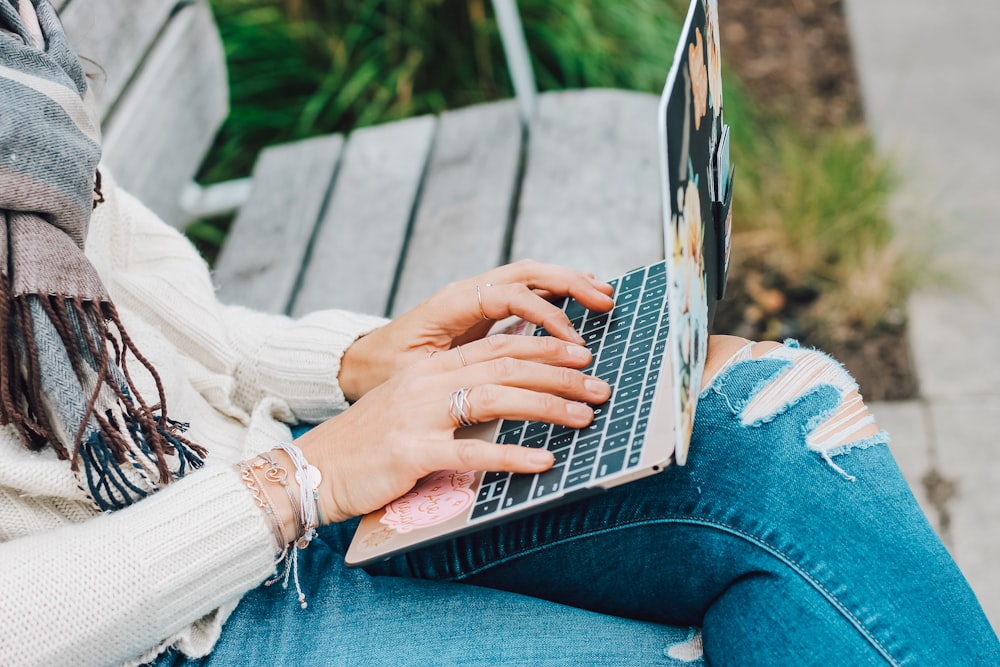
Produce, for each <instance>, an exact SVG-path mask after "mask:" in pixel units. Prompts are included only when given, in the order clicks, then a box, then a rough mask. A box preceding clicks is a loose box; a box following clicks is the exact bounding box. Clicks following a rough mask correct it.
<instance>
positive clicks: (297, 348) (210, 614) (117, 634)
mask: <svg viewBox="0 0 1000 667" xmlns="http://www.w3.org/2000/svg"><path fill="white" fill-rule="evenodd" d="M105 195H106V197H107V202H106V203H104V204H102V205H101V206H99V207H98V208H97V210H96V211H95V214H94V218H93V221H92V223H91V228H90V235H89V238H88V244H87V256H88V257H90V259H91V261H92V262H93V263H94V265H95V267H96V268H97V270H98V272H99V273H100V275H101V277H102V279H103V280H104V284H105V285H106V286H107V287H108V289H109V291H110V292H111V296H112V299H113V300H114V302H115V304H116V305H117V307H118V310H119V312H120V313H121V316H122V319H123V321H124V324H125V327H126V328H127V330H128V331H129V333H130V334H131V336H132V337H133V338H134V339H135V341H136V343H137V345H138V347H139V349H140V350H141V351H142V352H143V353H144V354H145V355H146V356H147V357H148V358H149V359H150V361H151V362H152V363H153V364H154V366H155V368H156V369H157V370H158V372H159V374H160V376H161V378H162V381H163V384H164V388H165V391H166V396H167V402H168V406H169V411H170V415H171V417H173V418H175V419H178V420H180V421H185V422H190V423H191V429H190V431H189V432H188V433H187V435H188V437H190V439H192V440H193V441H195V442H198V443H200V444H202V445H204V446H205V447H206V448H207V449H208V450H209V457H208V463H207V465H206V467H205V468H204V469H202V470H199V471H197V472H194V473H192V474H190V475H189V476H188V477H186V478H184V479H182V480H180V481H178V482H176V483H174V484H171V485H169V486H167V487H166V488H164V490H162V491H161V492H159V493H157V494H155V495H153V496H151V497H149V498H147V499H145V500H143V501H141V502H139V503H137V504H136V505H134V506H133V507H131V508H129V509H126V510H123V511H120V512H117V513H113V514H103V515H101V514H99V513H97V512H95V511H94V510H92V509H91V507H90V505H89V503H88V502H87V500H86V498H85V497H84V496H83V493H82V492H81V491H80V490H79V488H78V485H77V481H76V479H75V478H74V476H73V474H72V472H71V471H70V466H69V463H68V462H66V461H59V460H58V459H56V457H55V456H54V455H53V454H52V452H51V451H49V450H46V451H42V452H39V453H34V452H29V451H28V450H27V449H25V448H24V446H23V445H22V444H21V443H20V441H19V440H18V437H17V435H16V434H15V432H14V430H13V428H11V427H0V600H2V602H0V628H2V630H0V665H47V666H51V665H109V664H121V663H123V662H128V661H132V660H135V659H137V658H139V657H142V656H144V657H145V659H149V658H151V657H152V656H153V655H155V653H156V650H157V649H158V648H161V647H165V646H168V645H170V644H174V645H176V646H177V647H179V648H180V649H181V650H183V651H184V652H185V653H187V654H189V655H192V656H199V655H204V654H207V653H208V652H209V651H210V650H211V648H212V646H213V644H214V642H215V640H216V639H217V638H218V635H219V632H220V628H221V626H222V623H223V621H224V620H225V618H226V616H227V615H228V613H229V612H231V611H232V609H233V608H234V607H235V605H236V603H237V602H238V600H239V599H240V597H241V595H242V594H243V593H244V592H246V591H247V590H249V589H251V588H253V587H254V586H256V585H258V584H259V583H260V582H261V581H263V580H264V579H266V578H267V577H268V576H269V575H270V574H271V573H272V572H273V571H274V563H273V558H274V541H273V537H272V534H271V531H270V528H269V525H268V524H267V522H266V520H265V517H264V515H263V514H262V513H261V512H260V510H259V509H258V508H257V506H256V505H255V504H254V502H253V500H252V498H251V496H250V494H249V493H248V492H247V490H246V488H245V487H244V486H243V483H242V482H241V480H240V478H239V475H238V474H237V473H236V472H235V471H234V470H233V468H232V463H234V462H236V461H238V460H240V459H243V458H246V457H249V456H251V455H253V454H255V453H257V452H260V451H263V450H266V449H269V448H271V447H272V446H273V445H274V444H275V443H278V442H280V441H282V440H285V441H287V440H288V439H289V437H290V436H289V431H288V428H287V427H286V426H285V425H284V423H283V422H296V421H305V422H315V421H319V420H322V419H324V418H326V417H329V416H330V415H332V414H334V413H335V412H336V411H337V410H339V409H342V408H343V407H345V402H344V396H343V394H342V392H341V391H340V387H339V385H338V383H337V374H338V371H339V369H340V359H341V356H342V355H343V352H344V350H346V349H347V347H348V346H349V345H350V344H351V343H352V342H353V341H354V340H355V339H356V338H357V337H358V336H361V335H363V334H365V333H367V332H368V331H370V330H372V329H373V328H375V327H377V326H379V325H381V324H382V323H383V320H382V319H380V318H374V317H368V316H360V315H355V314H351V313H346V312H342V311H324V312H320V313H315V314H313V315H310V316H307V317H304V318H302V319H300V320H297V321H293V320H290V319H289V318H286V317H281V316H272V315H263V314H260V313H255V312H252V311H250V310H247V309H244V308H239V307H232V306H223V305H220V304H219V302H218V301H217V300H216V299H215V295H214V290H213V287H212V284H211V280H210V277H209V273H208V270H207V268H206V266H205V264H204V262H202V260H201V259H200V257H199V256H198V255H197V253H196V252H195V250H194V249H193V247H192V246H191V245H190V244H189V243H188V242H187V240H186V239H184V237H183V236H182V235H181V234H180V233H178V232H177V231H176V230H174V229H172V228H171V227H169V226H167V225H166V224H164V223H163V222H161V221H160V220H159V219H157V218H156V216H154V215H153V214H152V213H150V212H149V211H148V210H147V209H145V208H144V207H143V206H142V205H141V204H139V203H138V202H137V201H136V200H135V199H133V198H132V197H130V196H128V195H127V194H125V193H123V192H121V191H116V188H115V187H114V185H113V184H112V183H111V182H110V179H108V181H107V185H106V187H105ZM136 380H137V382H139V384H140V390H144V395H146V396H155V391H153V390H152V387H151V386H150V385H149V382H148V379H147V380H146V381H145V382H146V384H145V385H143V380H141V379H140V378H136Z"/></svg>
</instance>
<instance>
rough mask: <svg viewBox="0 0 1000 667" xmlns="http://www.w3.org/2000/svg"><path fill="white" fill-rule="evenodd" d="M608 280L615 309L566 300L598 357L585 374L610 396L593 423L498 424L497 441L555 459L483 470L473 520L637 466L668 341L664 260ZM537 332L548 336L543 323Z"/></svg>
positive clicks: (569, 313)
mask: <svg viewBox="0 0 1000 667" xmlns="http://www.w3.org/2000/svg"><path fill="white" fill-rule="evenodd" d="M611 284H612V285H613V286H614V287H615V307H614V309H613V310H612V311H611V312H608V313H597V312H591V311H588V310H586V309H584V307H583V306H581V305H580V304H579V303H578V302H577V301H576V300H575V299H566V300H565V301H564V303H563V310H564V311H565V312H566V315H567V316H568V317H569V319H570V321H571V322H572V323H573V327H574V328H575V329H576V330H577V331H579V332H580V335H581V336H583V339H584V341H585V342H586V345H587V347H588V348H589V349H590V351H591V352H592V354H593V359H592V361H591V363H590V365H589V366H588V367H587V368H585V369H584V372H585V373H589V374H592V375H596V376H597V377H599V378H601V379H603V380H606V381H607V382H608V383H609V384H610V385H611V388H612V391H611V398H610V399H609V400H608V401H607V402H606V403H604V404H603V405H598V406H596V407H595V408H594V421H593V423H591V424H590V426H588V427H586V428H583V429H574V428H570V427H568V426H561V425H555V424H548V423H545V422H524V421H513V420H503V421H501V423H500V435H499V437H498V438H497V442H501V443H504V444H511V445H515V444H516V445H522V446H524V447H536V448H545V449H548V450H549V451H551V452H552V454H553V455H554V456H555V463H554V464H553V466H552V468H550V469H549V470H547V471H545V472H543V473H538V474H523V473H507V472H487V473H485V474H484V476H483V481H482V485H481V487H480V490H479V495H478V497H477V498H476V503H475V505H474V506H473V508H472V514H471V516H470V519H471V520H477V519H485V518H492V517H494V516H496V515H497V514H502V513H506V512H508V511H510V512H513V511H516V510H519V509H521V508H523V507H524V506H526V505H529V504H534V503H535V502H539V501H542V500H543V499H545V498H546V497H548V496H551V495H553V494H556V493H559V492H563V491H570V490H573V489H576V488H582V487H585V486H587V484H588V483H590V482H592V481H595V480H599V479H601V478H604V477H608V476H609V475H613V474H615V473H618V472H620V471H622V470H628V469H631V468H635V467H637V466H638V465H639V462H640V460H641V457H642V445H643V442H644V441H645V437H646V429H647V426H648V424H649V414H650V411H651V409H652V405H653V394H654V391H655V387H656V382H657V380H658V379H659V372H660V364H661V361H662V359H663V354H664V351H665V350H666V343H667V331H668V327H667V321H666V292H667V277H666V263H665V262H659V263H657V264H653V265H652V266H648V267H643V268H641V269H636V270H635V271H632V272H630V273H627V274H625V275H624V276H622V277H621V278H619V279H615V280H613V281H611ZM534 335H536V336H547V335H549V334H548V332H547V331H545V330H544V329H542V328H541V327H539V328H537V329H536V330H535V332H534Z"/></svg>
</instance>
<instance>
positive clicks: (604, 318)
mask: <svg viewBox="0 0 1000 667" xmlns="http://www.w3.org/2000/svg"><path fill="white" fill-rule="evenodd" d="M609 319H611V315H610V314H608V313H591V314H590V315H588V316H587V319H586V320H585V321H584V323H583V333H584V337H586V333H587V332H589V331H601V332H603V331H604V327H605V326H606V325H607V323H608V320H609Z"/></svg>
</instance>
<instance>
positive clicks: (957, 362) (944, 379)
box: [846, 0, 1000, 629]
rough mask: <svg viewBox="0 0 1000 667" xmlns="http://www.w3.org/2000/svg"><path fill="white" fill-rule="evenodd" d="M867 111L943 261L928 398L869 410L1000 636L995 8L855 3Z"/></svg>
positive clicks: (916, 348)
mask: <svg viewBox="0 0 1000 667" xmlns="http://www.w3.org/2000/svg"><path fill="white" fill-rule="evenodd" d="M846 5H847V14H848V23H849V26H850V30H851V36H852V40H853V45H854V51H855V62H856V64H857V67H858V70H859V75H860V79H861V86H862V94H863V98H864V104H865V113H866V117H867V119H868V122H869V125H870V126H871V129H872V132H873V133H874V135H875V139H876V142H877V144H878V146H879V149H880V150H881V151H882V152H884V153H885V154H887V155H890V156H892V157H893V158H894V159H895V162H896V163H897V165H898V166H899V167H900V169H901V172H902V176H903V177H904V181H903V184H902V187H901V189H900V192H899V194H898V196H897V197H896V201H895V202H894V219H895V221H896V224H897V227H898V229H899V231H900V233H901V236H902V237H903V238H904V239H905V240H907V241H909V242H913V243H916V244H924V247H928V246H930V247H933V249H934V250H935V253H936V255H937V256H938V257H940V259H941V261H940V263H939V265H938V266H937V267H934V270H935V271H936V272H938V273H939V275H937V277H934V276H933V274H932V279H931V280H929V281H928V284H927V285H925V286H923V287H921V288H920V289H919V290H918V292H917V294H916V295H915V296H914V297H913V299H912V300H911V302H910V318H911V327H910V335H911V342H912V353H913V358H914V361H915V364H916V369H917V373H918V376H919V380H920V386H921V390H920V399H919V400H916V401H913V402H908V403H896V404H890V403H882V404H876V405H875V406H873V410H874V412H875V413H876V415H877V416H878V417H879V418H880V420H881V421H882V423H883V425H884V426H885V427H887V428H889V429H890V430H891V431H892V432H893V435H894V441H895V443H896V445H895V449H896V453H897V456H898V457H899V458H900V460H901V466H902V467H903V469H904V473H906V475H907V478H908V479H909V480H910V482H911V485H912V486H913V487H914V490H915V491H916V493H917V495H918V498H919V499H920V501H921V502H922V503H923V506H924V508H925V511H926V512H927V514H928V517H929V518H930V519H931V521H932V523H934V525H935V527H936V528H937V529H938V531H939V533H940V534H941V536H942V537H943V539H944V541H945V543H946V544H947V545H948V547H949V549H951V551H952V554H953V555H954V556H955V559H956V560H957V561H958V564H959V566H960V567H961V568H962V571H963V572H964V573H965V575H966V577H967V578H968V579H969V581H970V582H971V584H972V587H973V588H974V589H975V591H976V593H977V594H978V595H979V598H980V600H981V601H982V603H983V606H984V607H985V609H986V613H987V615H988V616H989V617H990V620H991V621H992V623H993V627H994V629H998V628H1000V567H998V566H1000V447H998V437H997V434H998V433H1000V129H998V126H997V119H998V118H1000V86H997V85H996V75H997V74H998V73H1000V41H998V40H997V39H996V34H995V33H996V27H997V26H998V25H1000V4H998V3H996V2H994V1H993V0H951V1H950V2H941V0H847V2H846Z"/></svg>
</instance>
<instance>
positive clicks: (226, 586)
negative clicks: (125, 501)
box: [0, 466, 274, 665]
mask: <svg viewBox="0 0 1000 667" xmlns="http://www.w3.org/2000/svg"><path fill="white" fill-rule="evenodd" d="M0 562H2V563H3V564H4V566H3V567H2V568H0V590H3V598H2V599H3V602H2V604H0V618H2V626H3V628H4V631H3V633H0V664H2V665H107V664H121V663H122V662H124V661H127V660H130V659H135V658H136V657H137V656H140V655H142V654H144V653H146V652H148V651H149V650H150V649H152V648H154V647H156V646H158V645H160V644H161V643H162V642H163V641H164V640H166V639H168V638H169V639H170V640H171V641H172V642H174V641H176V642H179V643H181V644H185V643H186V645H187V646H189V647H190V646H195V647H197V645H199V644H200V645H202V646H204V650H208V648H210V647H211V645H212V644H213V643H214V640H215V637H214V636H212V637H206V638H203V639H199V638H198V637H193V636H191V635H193V634H197V633H198V632H199V624H197V623H195V622H196V621H197V620H198V619H201V618H202V617H204V616H206V615H208V614H210V613H211V612H212V611H213V610H215V609H218V608H219V607H224V606H226V605H227V603H228V604H229V606H230V607H231V606H232V604H234V603H235V602H236V601H237V600H238V599H239V597H240V596H241V595H242V594H243V593H245V592H246V591H247V590H249V589H250V588H253V587H254V586H256V585H257V584H259V583H260V582H261V581H263V580H264V579H265V578H267V576H268V575H269V574H270V573H272V572H273V571H274V539H273V537H272V535H271V531H270V529H269V527H268V525H267V522H266V519H265V517H264V515H263V513H262V512H261V511H260V510H259V509H258V508H257V506H256V505H255V504H254V501H253V498H252V496H251V495H250V494H249V493H247V491H246V488H245V487H244V485H243V483H242V481H241V480H240V478H239V475H238V473H237V472H236V471H235V470H233V469H231V468H229V467H227V466H217V467H214V468H206V469H205V470H200V471H198V472H196V473H193V474H191V475H189V476H188V477H186V478H184V479H182V480H179V481H178V482H176V483H174V484H171V485H170V486H168V487H166V488H165V489H163V490H162V491H161V492H159V493H157V494H155V495H153V496H151V497H149V498H146V499H144V500H142V501H141V502H138V503H136V504H135V505H133V506H132V507H130V508H128V509H125V510H122V511H120V512H116V513H113V514H105V515H101V516H98V517H96V518H94V519H91V520H88V521H85V522H83V523H81V524H74V525H68V526H65V527H63V528H60V529H57V530H53V531H48V532H45V533H41V534H38V535H34V536H31V537H25V538H21V539H16V540H13V541H10V542H6V543H4V544H0ZM192 624H194V625H192ZM219 625H220V624H219V623H206V624H204V626H206V627H207V628H209V631H210V632H213V633H217V632H218V627H219ZM40 629H43V630H44V636H45V639H44V641H39V637H40V632H39V630H40Z"/></svg>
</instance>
